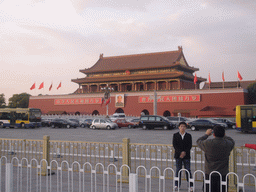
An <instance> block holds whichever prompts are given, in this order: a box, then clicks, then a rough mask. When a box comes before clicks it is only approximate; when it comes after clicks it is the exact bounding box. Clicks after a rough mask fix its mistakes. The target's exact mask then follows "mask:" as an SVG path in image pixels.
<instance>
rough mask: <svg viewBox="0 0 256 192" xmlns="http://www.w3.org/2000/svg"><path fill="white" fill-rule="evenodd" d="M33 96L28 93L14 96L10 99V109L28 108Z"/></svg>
mask: <svg viewBox="0 0 256 192" xmlns="http://www.w3.org/2000/svg"><path fill="white" fill-rule="evenodd" d="M30 96H31V95H30V94H28V93H21V94H14V95H13V96H12V97H11V98H10V99H9V107H11V108H16V107H18V108H28V103H29V97H30Z"/></svg>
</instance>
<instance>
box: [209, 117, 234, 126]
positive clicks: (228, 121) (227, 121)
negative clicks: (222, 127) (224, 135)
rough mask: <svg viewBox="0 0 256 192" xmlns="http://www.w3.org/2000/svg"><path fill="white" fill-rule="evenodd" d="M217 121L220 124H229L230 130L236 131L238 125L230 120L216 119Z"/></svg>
mask: <svg viewBox="0 0 256 192" xmlns="http://www.w3.org/2000/svg"><path fill="white" fill-rule="evenodd" d="M214 120H215V121H217V122H219V123H225V124H227V126H228V128H232V129H235V128H236V123H235V122H233V121H231V120H229V119H223V118H216V119H214Z"/></svg>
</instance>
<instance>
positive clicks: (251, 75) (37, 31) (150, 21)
mask: <svg viewBox="0 0 256 192" xmlns="http://www.w3.org/2000/svg"><path fill="white" fill-rule="evenodd" d="M0 21H1V27H0V42H1V44H0V55H1V56H0V63H1V70H0V84H1V90H0V94H1V93H4V94H5V98H6V102H8V99H9V97H11V96H12V95H13V94H20V93H23V92H26V93H29V94H31V95H38V94H69V93H73V92H74V91H75V90H76V89H77V88H78V85H77V84H75V83H72V82H71V79H76V78H82V77H84V76H85V75H84V74H83V73H80V72H79V70H80V69H84V68H88V67H91V66H92V65H94V64H95V62H96V61H97V60H98V59H99V55H100V53H103V54H104V56H117V55H128V54H138V53H150V52H163V51H173V50H177V49H178V46H182V47H183V52H184V55H185V58H186V60H187V62H188V64H189V65H190V66H194V67H196V68H199V71H198V72H197V76H201V77H204V78H208V74H209V73H210V76H211V80H212V82H213V81H222V79H221V73H222V72H223V71H224V74H225V80H226V81H236V80H237V71H239V72H240V74H241V75H242V77H243V80H255V79H256V1H255V0H164V1H161V0H0ZM42 82H44V89H40V90H39V89H38V87H39V85H40V84H41V83H42ZM60 82H62V87H61V88H60V89H58V90H57V89H56V88H57V86H58V84H59V83H60ZM33 83H36V89H34V90H32V91H31V90H30V87H31V86H32V84H33ZM51 83H53V88H52V90H51V91H49V87H50V84H51Z"/></svg>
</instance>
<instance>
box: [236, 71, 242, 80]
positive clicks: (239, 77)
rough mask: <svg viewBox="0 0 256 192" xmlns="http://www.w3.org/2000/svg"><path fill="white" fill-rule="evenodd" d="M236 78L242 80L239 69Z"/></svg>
mask: <svg viewBox="0 0 256 192" xmlns="http://www.w3.org/2000/svg"><path fill="white" fill-rule="evenodd" d="M237 78H238V79H239V80H240V81H242V80H243V77H242V76H241V75H240V73H239V71H237Z"/></svg>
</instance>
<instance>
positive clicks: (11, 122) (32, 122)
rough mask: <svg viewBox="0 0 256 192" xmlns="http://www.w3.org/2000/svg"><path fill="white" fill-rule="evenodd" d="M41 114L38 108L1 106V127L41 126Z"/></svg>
mask: <svg viewBox="0 0 256 192" xmlns="http://www.w3.org/2000/svg"><path fill="white" fill-rule="evenodd" d="M41 114H42V113H41V110H40V109H36V108H0V128H5V127H9V128H35V127H40V126H41Z"/></svg>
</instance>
